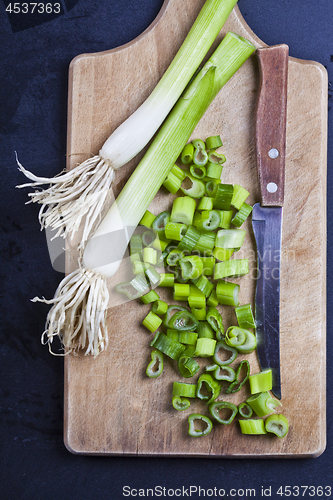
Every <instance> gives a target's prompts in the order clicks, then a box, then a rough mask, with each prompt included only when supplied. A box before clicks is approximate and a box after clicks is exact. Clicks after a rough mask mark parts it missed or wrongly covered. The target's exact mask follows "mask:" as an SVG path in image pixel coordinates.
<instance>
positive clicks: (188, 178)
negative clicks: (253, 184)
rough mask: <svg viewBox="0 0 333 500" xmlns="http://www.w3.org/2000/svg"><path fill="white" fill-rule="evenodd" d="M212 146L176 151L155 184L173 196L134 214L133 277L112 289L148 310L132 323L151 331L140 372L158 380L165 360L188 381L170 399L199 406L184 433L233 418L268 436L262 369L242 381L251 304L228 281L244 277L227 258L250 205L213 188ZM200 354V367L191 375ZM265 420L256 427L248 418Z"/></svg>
mask: <svg viewBox="0 0 333 500" xmlns="http://www.w3.org/2000/svg"><path fill="white" fill-rule="evenodd" d="M222 146H223V144H222V141H221V138H220V136H212V137H209V138H207V139H206V141H202V140H201V139H197V140H194V141H192V142H190V143H188V144H186V145H185V146H184V148H183V151H182V153H181V155H180V158H179V163H180V165H174V167H173V168H172V170H171V171H170V173H169V174H168V176H167V178H166V180H165V182H164V183H163V186H164V189H167V190H168V191H170V193H172V194H173V195H174V194H179V196H177V197H175V198H174V199H173V202H172V205H171V206H170V207H169V208H168V210H166V211H163V212H161V213H160V214H156V215H154V214H152V213H151V212H150V211H149V210H147V211H146V213H145V214H144V215H143V217H142V219H141V221H140V225H141V226H145V228H146V229H147V231H145V232H144V233H143V235H142V236H140V235H138V234H136V233H134V234H133V235H132V238H131V241H130V245H129V251H130V257H131V262H132V266H133V274H134V277H133V279H132V280H131V281H129V282H124V283H120V284H118V285H117V287H116V289H117V291H119V292H122V293H125V294H126V295H127V296H128V297H129V298H136V299H138V298H139V297H140V300H141V301H142V302H143V303H144V304H146V305H147V304H150V305H151V306H150V307H151V309H150V311H149V312H148V314H146V316H145V317H144V318H143V319H142V325H143V326H144V327H146V329H147V330H148V331H149V332H151V333H153V334H154V338H153V340H151V341H150V346H151V347H152V348H153V350H152V352H151V361H150V363H149V364H148V367H147V370H146V374H147V375H148V376H149V377H150V378H156V377H158V376H160V375H161V374H162V372H163V367H164V363H163V356H167V357H168V358H170V360H173V362H174V367H175V369H176V371H177V373H178V375H179V376H180V377H183V378H184V379H193V377H196V378H195V381H194V382H190V383H188V382H182V381H178V380H176V381H174V383H173V390H172V395H171V398H172V406H173V407H174V408H175V409H176V410H178V411H185V410H187V409H188V408H189V407H190V406H191V402H190V400H189V398H192V399H193V398H195V399H196V400H197V401H198V400H201V401H202V403H203V404H206V408H207V410H208V415H204V414H201V413H190V414H189V416H188V426H189V430H188V433H189V435H190V436H194V437H199V436H204V435H207V434H208V433H209V432H210V431H211V430H212V428H213V422H214V423H217V424H224V425H229V424H230V423H231V422H232V421H233V420H234V419H235V417H236V416H237V415H238V416H239V417H241V418H240V419H239V425H240V430H241V432H242V433H243V434H266V433H267V432H271V433H274V434H276V435H277V436H278V437H284V436H285V435H286V434H287V432H288V421H287V419H286V418H285V417H284V416H283V415H276V414H274V415H271V414H272V413H275V409H276V408H277V407H278V406H280V405H281V403H280V402H279V401H278V400H276V399H275V398H273V397H272V396H271V394H270V393H269V391H270V390H271V389H272V373H271V371H270V370H265V371H263V372H260V373H256V374H252V375H250V364H249V361H248V360H247V359H244V355H246V354H250V353H252V352H254V351H255V349H256V347H257V340H256V335H255V326H256V325H255V319H254V316H253V313H252V307H251V304H240V297H239V295H240V285H239V284H238V283H234V282H233V281H230V280H232V279H233V278H236V277H237V278H238V277H241V276H243V275H246V274H248V273H249V261H248V259H246V258H242V259H237V257H235V255H237V252H238V251H239V249H240V248H241V247H242V245H243V243H244V240H245V237H246V231H245V230H244V229H240V226H241V225H242V224H243V223H244V221H245V220H246V218H247V217H248V216H249V214H250V213H251V211H252V207H251V206H250V205H249V204H247V203H246V199H247V197H248V196H249V192H248V191H247V190H246V189H245V188H243V187H242V186H239V185H238V184H235V185H232V184H223V183H222V182H221V179H220V175H221V172H222V168H223V166H224V163H225V162H226V158H225V156H224V155H223V154H222V153H220V152H219V151H216V149H218V148H221V147H222ZM215 167H219V168H215ZM146 233H147V234H146ZM148 233H149V234H148ZM141 234H142V233H141ZM158 288H170V289H171V290H170V299H171V300H170V302H169V301H166V300H162V299H161V298H160V296H159V293H158ZM172 300H173V301H177V302H178V304H175V303H171V302H172ZM179 302H180V304H181V305H180V304H179ZM221 305H222V306H224V307H225V306H226V307H233V308H234V312H235V318H236V323H237V324H235V325H231V326H229V327H228V328H227V330H226V331H225V329H224V326H223V318H222V315H221V312H220V306H221ZM239 356H242V358H241V359H238V357H239ZM203 358H206V359H208V360H209V361H210V364H208V365H206V366H204V369H203V370H201V368H202V367H201V366H200V359H203ZM233 363H234V365H233V366H230V365H231V364H233ZM200 370H201V372H200ZM245 384H248V385H247V387H248V392H250V393H251V396H250V397H248V398H247V399H246V401H243V402H242V403H240V404H239V405H238V406H237V405H235V404H233V403H231V402H229V401H224V400H223V399H222V400H221V399H217V398H219V397H220V396H221V394H223V393H224V394H226V395H229V394H234V393H236V392H238V391H240V390H241V388H242V387H243V386H244V385H245ZM222 398H223V396H222ZM267 415H270V416H269V417H267V419H266V420H265V421H264V420H263V419H262V418H257V417H263V416H264V417H266V416H267ZM251 417H252V418H251ZM253 417H254V418H253ZM266 422H267V423H266Z"/></svg>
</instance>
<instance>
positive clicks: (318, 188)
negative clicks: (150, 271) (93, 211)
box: [64, 0, 327, 458]
mask: <svg viewBox="0 0 333 500" xmlns="http://www.w3.org/2000/svg"><path fill="white" fill-rule="evenodd" d="M202 5H203V0H166V1H165V2H164V5H163V8H162V10H161V11H160V14H159V16H158V17H157V18H156V20H155V22H154V23H153V24H152V25H151V26H150V27H149V28H148V29H147V30H146V32H145V33H143V34H142V35H141V36H140V37H138V38H137V39H135V40H134V41H133V42H131V43H129V44H127V45H124V46H123V47H119V48H117V49H114V50H110V51H107V52H103V53H100V54H87V55H81V56H79V57H77V58H76V59H74V61H73V62H72V64H71V67H70V85H69V114H68V165H67V166H68V168H69V169H70V168H73V167H74V166H75V165H76V164H77V163H78V162H81V161H83V160H85V159H86V158H87V157H89V156H90V155H91V154H96V153H97V152H98V151H99V149H100V147H101V146H102V144H103V142H104V141H105V140H106V138H107V137H108V136H109V134H110V133H111V132H112V131H113V130H114V129H115V128H116V127H117V126H118V125H119V124H120V123H121V122H122V121H123V120H124V119H125V118H126V117H127V116H128V115H129V114H131V113H132V112H133V111H134V110H135V109H136V108H137V107H138V106H139V105H140V104H141V103H142V102H143V101H144V99H145V98H146V97H147V96H148V95H149V93H150V91H151V90H152V89H153V87H154V86H155V84H156V83H157V81H158V79H159V78H160V77H161V75H162V74H163V72H164V71H165V69H166V68H167V66H168V64H169V63H170V61H171V60H172V57H173V56H174V54H175V52H176V51H177V48H178V47H179V45H180V44H181V42H182V41H183V39H184V37H185V35H186V33H187V31H188V30H189V28H190V26H191V24H192V23H193V21H194V19H195V17H196V15H197V14H198V12H199V10H200V8H201V6H202ZM227 30H232V31H235V32H236V33H239V34H240V35H243V36H245V37H247V38H248V39H250V40H251V41H252V42H253V43H254V44H255V45H256V46H257V47H264V46H265V44H264V43H263V42H262V41H261V40H259V39H258V37H256V35H255V34H254V33H253V32H252V31H251V29H250V28H249V27H248V26H247V24H246V23H245V21H244V19H243V18H242V16H241V14H240V12H239V10H238V8H237V7H236V8H235V9H234V11H233V12H232V14H231V16H230V18H229V20H228V22H227V24H226V25H225V27H224V29H223V30H222V32H221V33H220V36H219V38H220V39H221V38H222V37H223V36H224V34H225V33H226V31H227ZM258 85H259V72H258V65H257V59H256V56H252V57H251V58H250V59H249V60H248V61H247V62H246V63H245V64H244V66H243V67H242V68H241V70H240V71H239V72H238V73H237V74H236V75H235V76H234V77H233V78H232V79H231V80H230V81H229V82H228V84H227V85H226V86H225V87H224V88H223V89H222V91H221V92H220V93H219V95H218V96H217V98H216V99H215V101H214V103H213V104H212V105H211V106H210V108H209V109H208V111H207V112H206V114H205V116H204V117H203V118H202V120H201V121H200V123H199V124H198V126H197V128H196V129H195V131H194V134H193V137H201V138H205V137H207V136H208V135H217V134H220V135H221V137H222V139H223V143H224V153H225V155H226V157H227V163H226V165H225V167H224V170H223V181H224V182H226V183H238V184H240V185H242V186H244V187H245V188H247V189H248V190H249V191H250V192H251V195H250V197H249V199H248V201H249V203H251V204H252V203H255V202H258V201H259V199H260V191H259V184H258V180H257V172H256V163H255V147H254V146H255V145H254V119H255V118H254V117H255V104H256V99H257V95H258ZM326 140H327V74H326V70H325V69H324V68H323V67H322V66H321V65H320V64H318V63H315V62H310V61H301V60H297V59H294V58H292V57H290V58H289V70H288V108H287V141H286V172H285V174H286V176H285V201H284V220H283V241H282V248H283V255H282V269H281V280H282V284H281V365H282V366H281V369H282V372H281V378H282V393H283V401H282V403H283V413H284V414H285V415H286V416H287V418H288V419H289V421H290V432H289V434H288V436H287V437H286V438H285V439H278V438H275V437H274V436H271V435H265V436H257V437H251V436H243V435H242V434H241V433H240V430H239V426H238V424H235V425H231V426H219V425H215V426H214V429H213V431H212V432H211V433H210V434H209V435H208V436H206V437H204V438H201V439H193V438H190V437H189V436H188V435H187V415H188V413H189V412H195V411H204V412H205V413H206V414H207V410H206V409H205V408H204V405H203V404H202V402H200V401H198V402H193V404H192V405H191V407H190V409H189V410H190V411H189V410H187V411H186V412H177V411H176V410H174V409H173V408H172V406H171V388H172V382H173V381H174V380H181V379H180V377H179V375H178V374H177V371H176V370H175V369H174V365H173V363H172V362H168V361H166V362H165V370H164V373H163V375H162V376H161V377H159V378H158V379H156V380H151V379H148V378H147V377H146V376H145V369H146V366H147V364H148V362H149V359H150V349H149V343H150V341H151V339H152V334H149V333H147V330H146V329H145V328H144V327H142V326H141V321H142V320H143V318H144V316H145V315H146V314H147V313H148V311H149V306H144V305H142V304H138V303H137V302H136V301H133V302H130V303H124V304H121V303H120V302H119V298H117V297H116V296H115V294H113V293H112V288H113V286H114V283H113V282H111V281H110V282H109V288H110V292H111V293H110V303H109V310H108V325H109V329H110V343H109V347H108V350H107V351H106V352H105V353H102V354H101V355H100V356H99V357H98V358H97V359H96V360H94V359H92V358H88V357H80V356H72V355H70V356H67V357H66V358H65V400H64V403H65V415H64V441H65V444H66V446H67V448H68V449H69V450H70V451H71V452H73V453H85V454H105V455H123V454H126V455H148V456H152V455H156V456H159V455H167V456H182V455H184V456H203V457H233V458H236V457H255V458H259V457H266V458H267V457H315V456H318V455H319V454H320V453H322V451H323V450H324V448H325V442H326V428H325V394H326V392H325V380H326V373H325V362H326V360H325V353H326V346H325V338H326V337H325V336H326V317H325V313H326V303H325V299H326V290H325V283H326V282H325V280H326V260H325V259H326V253H325V252H326V245H325V240H326V220H325V217H326V206H325V203H326V146H327V145H326ZM142 154H143V153H141V154H140V155H138V157H136V158H135V159H133V160H132V161H131V162H129V163H128V164H127V165H126V166H124V167H123V168H122V169H121V170H120V171H118V172H117V173H116V180H115V184H114V194H115V195H117V194H118V193H119V191H120V189H121V188H122V186H123V185H124V183H125V182H126V179H127V178H128V176H129V174H130V173H131V172H132V171H133V169H134V168H135V166H136V164H137V163H138V160H139V158H140V157H141V156H142ZM172 200H173V196H172V195H168V194H167V193H166V192H165V191H163V190H161V191H160V192H159V193H158V195H157V196H156V198H155V199H154V201H153V203H152V205H151V207H150V210H151V211H152V212H154V213H156V214H157V213H158V212H159V211H161V210H165V209H167V208H168V207H170V205H171V203H172ZM246 229H247V230H248V232H247V237H246V241H245V243H244V246H243V247H242V249H241V250H240V251H239V254H238V256H239V258H242V257H248V258H249V259H250V266H251V268H250V273H249V275H247V276H244V277H243V278H241V279H237V280H235V281H237V282H239V283H240V284H241V292H240V301H241V303H247V302H252V303H253V302H254V290H255V280H254V276H255V266H256V255H255V243H254V239H253V236H252V231H251V229H250V223H249V222H247V225H246ZM76 266H77V254H76V251H75V246H74V247H69V248H68V252H67V270H68V272H70V271H72V270H74V269H75V268H76ZM119 281H121V279H119ZM162 298H166V299H167V300H169V301H170V292H169V291H168V290H164V292H163V294H162ZM221 311H222V314H223V319H224V326H225V328H227V327H228V326H229V325H230V324H232V323H234V322H235V317H234V313H233V311H232V308H227V307H224V308H221ZM240 359H242V357H241V358H240ZM248 359H249V361H250V364H251V373H255V372H257V371H259V365H258V361H257V358H256V354H255V353H253V354H251V355H249V356H248ZM247 396H248V392H247V389H246V388H244V390H242V391H241V392H239V393H237V394H235V395H233V396H226V397H225V399H228V400H232V401H234V402H236V403H240V402H241V401H243V400H244V399H245V398H246V397H247ZM220 399H222V396H220Z"/></svg>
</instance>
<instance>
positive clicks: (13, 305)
mask: <svg viewBox="0 0 333 500" xmlns="http://www.w3.org/2000/svg"><path fill="white" fill-rule="evenodd" d="M8 3H9V2H8V1H7V0H0V106H1V107H0V141H1V149H0V151H1V153H0V165H1V173H2V180H1V198H0V200H1V216H0V226H1V261H0V266H1V270H0V276H1V282H2V283H1V284H2V286H1V300H0V305H1V322H0V329H1V335H0V355H1V361H0V363H1V364H0V367H1V368H0V369H1V375H0V382H1V403H0V404H1V409H0V436H1V444H0V446H1V451H0V460H1V462H0V474H1V476H0V498H1V499H2V500H12V499H24V500H30V499H34V500H35V499H43V500H44V499H60V498H62V499H64V500H70V499H82V500H85V499H91V498H96V499H98V500H100V499H116V500H117V499H120V498H123V496H122V487H123V486H124V485H126V484H127V485H130V486H131V487H132V488H145V487H151V488H152V487H154V486H155V485H157V484H159V485H162V486H167V487H168V488H177V487H181V486H182V485H183V484H187V485H190V484H196V485H201V486H202V487H206V488H209V487H211V488H212V487H214V486H219V487H224V488H250V487H251V488H257V490H258V492H259V491H260V487H261V486H264V487H266V488H267V487H268V486H269V485H272V487H273V490H274V489H277V487H278V486H279V485H283V486H285V485H291V486H293V485H297V484H298V485H300V484H303V485H314V486H319V485H331V486H332V488H333V472H332V470H333V458H332V452H333V446H332V414H333V409H332V384H331V380H332V377H333V371H332V363H331V358H332V352H333V349H332V339H331V335H330V330H331V325H332V305H333V304H332V298H331V297H332V296H331V293H332V286H331V280H332V265H331V257H332V250H331V247H332V245H331V242H332V238H331V230H332V222H331V221H332V216H333V210H332V207H331V203H330V193H331V187H332V174H331V172H330V165H331V162H332V153H333V151H332V145H331V133H332V114H331V113H332V112H330V113H329V121H330V128H329V130H330V134H329V151H328V193H329V198H328V243H329V244H328V371H327V380H328V402H327V403H328V412H327V414H328V417H327V436H328V445H327V449H326V451H325V452H324V453H323V455H321V456H320V457H319V458H316V459H306V460H265V461H262V460H226V459H221V460H218V459H184V458H182V459H175V458H172V459H171V458H160V459H148V458H125V457H124V458H122V457H114V458H112V457H111V458H109V457H84V456H74V455H72V454H70V453H69V452H68V451H67V450H66V448H65V447H64V444H63V439H62V430H63V360H62V359H61V358H57V357H53V356H51V355H50V354H49V353H48V350H47V348H46V347H43V346H41V345H40V342H39V335H40V333H41V332H42V331H43V327H44V321H45V316H46V313H47V311H48V306H45V305H43V304H32V303H31V302H30V301H29V299H30V298H31V297H33V296H35V295H39V296H41V295H44V296H46V297H51V296H53V294H54V291H55V288H56V286H57V285H58V282H59V280H60V278H61V277H62V275H61V274H59V273H58V272H56V271H54V270H53V269H52V267H51V264H50V261H49V257H48V252H47V246H46V240H45V235H44V233H41V232H40V231H39V226H38V222H37V219H36V216H37V212H38V208H37V206H35V205H27V206H25V205H24V204H25V202H26V200H27V190H17V189H15V188H14V186H15V185H17V184H19V183H22V182H23V178H22V175H21V174H20V173H19V172H18V170H17V167H16V164H15V158H14V151H18V153H19V156H20V160H21V162H22V163H23V164H24V165H25V166H26V167H28V168H29V169H31V170H33V171H34V173H36V174H37V175H45V176H53V175H55V174H57V173H58V172H59V171H60V170H62V169H63V168H64V166H65V153H66V113H67V74H68V65H69V63H70V61H71V60H72V58H73V57H75V56H76V55H78V54H80V53H85V52H97V51H102V50H105V49H110V48H113V47H116V46H119V45H122V44H124V43H126V42H128V41H130V40H132V39H133V38H135V37H136V36H137V35H139V34H140V33H141V32H142V31H143V30H144V29H145V28H147V27H148V26H149V24H150V23H151V22H152V21H153V19H154V18H155V17H156V15H157V13H158V12H159V10H160V8H161V6H162V3H163V2H162V0H98V1H97V0H61V2H60V3H61V6H62V11H61V13H60V14H61V15H58V16H53V18H52V20H50V21H49V22H45V21H46V19H47V18H46V17H45V16H44V17H43V18H41V17H39V16H38V15H32V16H28V17H27V16H26V17H25V16H17V15H12V16H9V15H7V13H6V11H5V6H7V5H8ZM53 3H54V2H53ZM239 7H240V9H241V12H242V14H243V15H244V17H245V19H246V21H247V22H248V24H249V25H250V27H251V28H252V29H253V31H254V32H255V33H256V34H257V35H258V36H259V37H260V38H261V39H262V40H263V41H265V42H266V43H267V44H269V45H273V44H276V43H287V44H288V45H289V47H290V54H291V55H292V56H295V57H298V58H302V59H313V60H316V61H319V62H321V63H322V64H323V65H324V66H325V67H326V68H327V69H328V74H329V81H330V82H331V81H332V78H333V5H332V0H317V1H314V0H311V1H310V0H294V1H291V0H255V1H253V0H252V1H251V0H239ZM48 19H50V18H48ZM332 92H333V89H332V86H331V84H330V85H329V88H328V96H329V101H328V102H329V108H330V106H331V104H332ZM309 237H311V235H309ZM314 252H316V248H314ZM296 335H297V332H295V336H296ZM291 340H292V339H291ZM309 348H311V346H309ZM313 411H314V413H315V412H316V408H314V409H313ZM192 498H195V497H194V496H192ZM256 498H261V496H260V495H259V494H258V495H257V497H256ZM271 498H281V497H279V496H278V495H273V494H272V497H271ZM303 498H316V497H313V496H312V497H310V496H306V495H305V496H303ZM318 498H319V497H318ZM323 498H328V497H323ZM332 498H333V494H332Z"/></svg>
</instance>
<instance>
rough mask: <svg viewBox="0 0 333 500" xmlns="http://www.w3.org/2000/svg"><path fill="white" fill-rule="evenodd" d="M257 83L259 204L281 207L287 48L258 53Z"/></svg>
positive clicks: (261, 50)
mask: <svg viewBox="0 0 333 500" xmlns="http://www.w3.org/2000/svg"><path fill="white" fill-rule="evenodd" d="M257 55H258V62H259V73H260V84H259V95H258V102H257V112H256V119H255V128H256V154H257V170H258V176H259V183H260V192H261V205H262V206H275V207H282V205H283V199H284V170H285V151H286V118H287V81H288V55H289V47H288V45H284V44H282V45H273V46H271V47H268V48H262V49H258V50H257Z"/></svg>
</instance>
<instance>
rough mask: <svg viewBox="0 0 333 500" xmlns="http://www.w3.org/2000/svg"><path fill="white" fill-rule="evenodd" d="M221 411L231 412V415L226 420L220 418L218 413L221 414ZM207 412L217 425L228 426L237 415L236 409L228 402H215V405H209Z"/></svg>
mask: <svg viewBox="0 0 333 500" xmlns="http://www.w3.org/2000/svg"><path fill="white" fill-rule="evenodd" d="M223 410H230V411H231V414H230V415H229V417H228V418H222V416H221V415H220V412H222V411H223ZM209 412H210V414H211V415H212V417H214V419H215V420H217V422H218V423H219V424H224V425H229V424H231V422H232V421H233V419H234V418H235V416H236V415H237V413H238V408H237V406H236V405H234V404H233V403H230V402H229V401H216V402H215V403H211V404H210V405H209Z"/></svg>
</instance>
